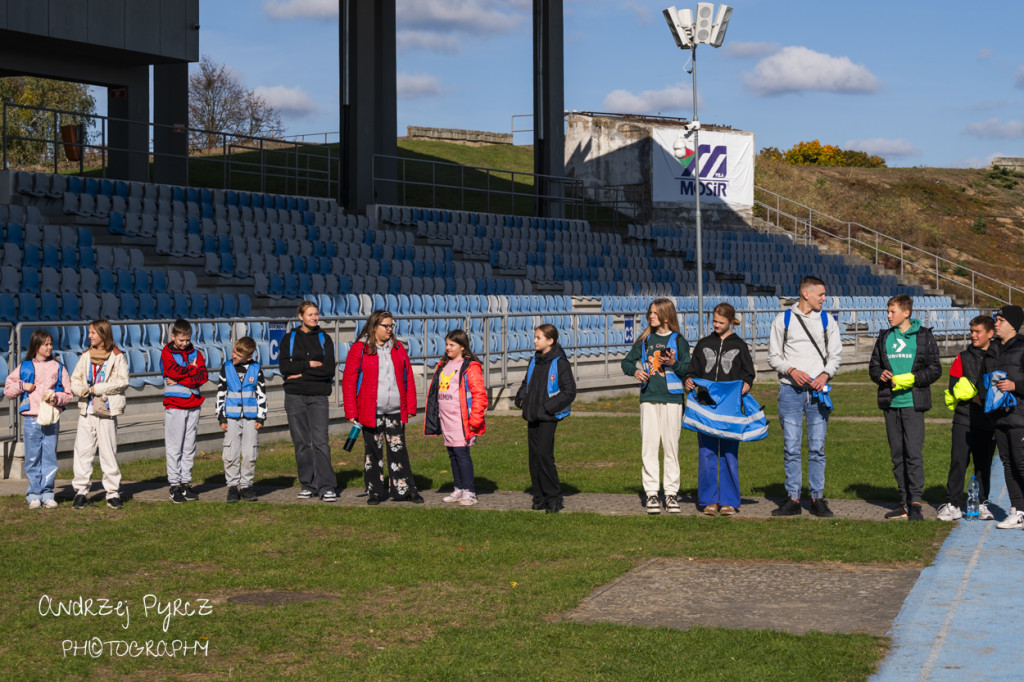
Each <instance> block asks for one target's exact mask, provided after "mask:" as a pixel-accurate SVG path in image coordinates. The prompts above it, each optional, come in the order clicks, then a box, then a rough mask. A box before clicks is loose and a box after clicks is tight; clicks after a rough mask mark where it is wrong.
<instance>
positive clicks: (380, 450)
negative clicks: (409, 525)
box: [363, 414, 417, 502]
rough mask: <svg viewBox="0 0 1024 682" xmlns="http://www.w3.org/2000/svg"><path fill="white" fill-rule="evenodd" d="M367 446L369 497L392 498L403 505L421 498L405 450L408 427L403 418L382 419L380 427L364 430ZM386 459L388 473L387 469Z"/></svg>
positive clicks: (365, 476) (365, 470) (365, 473)
mask: <svg viewBox="0 0 1024 682" xmlns="http://www.w3.org/2000/svg"><path fill="white" fill-rule="evenodd" d="M363 444H364V445H365V446H366V460H365V463H364V464H363V482H364V483H365V484H366V492H367V493H368V494H369V495H374V496H376V497H379V498H381V499H384V498H386V497H387V496H388V495H389V494H390V495H391V499H393V500H397V501H399V502H401V501H405V500H408V499H410V498H412V497H413V496H414V495H416V494H417V491H416V484H415V483H414V482H413V479H412V467H410V466H409V451H408V450H406V448H405V424H403V423H402V416H401V415H400V414H385V415H380V416H378V417H377V426H376V427H374V428H372V429H371V428H370V427H368V426H364V427H363ZM385 456H386V457H387V469H385V468H384V459H385ZM385 474H386V475H387V477H388V482H387V483H385V482H384V476H385Z"/></svg>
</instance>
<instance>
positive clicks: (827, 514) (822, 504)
mask: <svg viewBox="0 0 1024 682" xmlns="http://www.w3.org/2000/svg"><path fill="white" fill-rule="evenodd" d="M811 514H813V515H814V516H820V517H821V518H823V519H831V518H832V517H833V516H835V514H833V513H832V510H831V509H829V508H828V502H826V501H825V498H824V497H819V498H818V499H816V500H811Z"/></svg>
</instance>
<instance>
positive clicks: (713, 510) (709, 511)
mask: <svg viewBox="0 0 1024 682" xmlns="http://www.w3.org/2000/svg"><path fill="white" fill-rule="evenodd" d="M704 514H705V515H707V516H718V505H717V504H706V505H704Z"/></svg>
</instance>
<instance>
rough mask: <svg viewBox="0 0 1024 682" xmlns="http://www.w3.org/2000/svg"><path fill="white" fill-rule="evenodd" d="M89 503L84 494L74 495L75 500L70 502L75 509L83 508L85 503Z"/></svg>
mask: <svg viewBox="0 0 1024 682" xmlns="http://www.w3.org/2000/svg"><path fill="white" fill-rule="evenodd" d="M87 504H89V499H88V498H87V497H86V496H85V495H81V494H79V495H75V501H74V502H73V503H72V504H71V506H72V507H74V508H75V509H85V505H87Z"/></svg>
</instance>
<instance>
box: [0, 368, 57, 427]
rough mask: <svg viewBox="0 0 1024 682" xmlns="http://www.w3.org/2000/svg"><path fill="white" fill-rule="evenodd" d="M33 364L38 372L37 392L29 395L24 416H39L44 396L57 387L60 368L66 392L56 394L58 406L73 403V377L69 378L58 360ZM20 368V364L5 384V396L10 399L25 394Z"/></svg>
mask: <svg viewBox="0 0 1024 682" xmlns="http://www.w3.org/2000/svg"><path fill="white" fill-rule="evenodd" d="M32 364H33V365H34V366H35V371H36V381H35V390H33V391H32V392H31V393H29V394H28V403H29V408H28V410H27V411H26V412H22V413H21V414H22V415H23V416H27V417H37V416H39V403H40V401H42V399H43V394H44V393H46V392H47V391H50V390H53V388H54V387H55V386H56V385H57V371H58V368H59V369H60V372H61V378H60V379H61V384H62V386H63V388H64V390H63V391H59V392H57V393H56V396H57V405H59V406H61V407H63V406H64V405H67V404H68V403H69V402H71V398H72V397H73V396H72V394H71V377H70V376H68V371H67V369H65V368H64V367H63V365H61V364H60V363H59V362H57V361H56V360H47V361H46V362H38V361H36V360H33V361H32ZM20 367H21V365H20V364H18V365H16V366H15V367H14V370H13V371H12V372H11V373H10V374H8V375H7V381H6V382H4V395H5V396H7V397H8V398H18V397H20V396H21V394H22V393H24V389H22V385H21V372H20V371H19V369H20Z"/></svg>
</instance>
